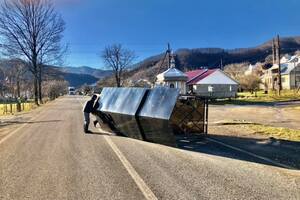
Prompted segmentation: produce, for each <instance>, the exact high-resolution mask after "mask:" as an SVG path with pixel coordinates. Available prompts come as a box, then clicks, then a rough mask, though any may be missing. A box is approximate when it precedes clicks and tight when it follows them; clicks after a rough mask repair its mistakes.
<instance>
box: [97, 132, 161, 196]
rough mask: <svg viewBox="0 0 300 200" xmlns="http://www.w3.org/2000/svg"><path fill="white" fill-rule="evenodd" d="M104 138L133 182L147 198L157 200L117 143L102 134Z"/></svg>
mask: <svg viewBox="0 0 300 200" xmlns="http://www.w3.org/2000/svg"><path fill="white" fill-rule="evenodd" d="M103 137H104V138H105V140H106V142H107V143H108V144H109V146H110V147H111V148H112V150H113V151H114V152H115V154H116V155H117V157H118V158H119V159H120V161H121V162H122V164H123V166H124V167H125V169H126V170H127V172H128V173H129V175H130V176H131V177H132V179H133V180H134V182H135V183H136V184H137V186H138V188H139V189H140V190H141V192H142V193H143V195H144V196H145V198H146V199H148V200H158V198H157V197H156V196H155V194H154V193H153V192H152V190H151V189H150V188H149V187H148V186H147V184H146V183H145V181H144V180H143V179H142V178H141V177H140V175H139V174H138V173H137V172H136V170H135V169H134V167H133V166H132V165H131V164H130V162H129V161H128V160H127V159H126V157H125V156H124V154H123V153H122V152H121V151H120V149H119V148H118V147H117V145H116V144H115V143H114V142H113V141H112V140H111V138H109V137H108V136H103Z"/></svg>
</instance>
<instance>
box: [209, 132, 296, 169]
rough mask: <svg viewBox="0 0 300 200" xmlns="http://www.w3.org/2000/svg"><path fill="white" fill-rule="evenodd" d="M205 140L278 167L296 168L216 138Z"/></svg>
mask: <svg viewBox="0 0 300 200" xmlns="http://www.w3.org/2000/svg"><path fill="white" fill-rule="evenodd" d="M206 140H208V141H211V142H214V143H217V144H220V145H223V146H225V147H227V148H230V149H233V150H236V151H239V152H242V153H245V154H247V155H249V156H252V157H255V158H258V159H261V160H264V161H266V162H269V163H272V164H274V165H276V166H280V167H283V168H287V169H291V170H297V169H296V168H294V167H291V166H289V165H285V164H282V163H279V162H276V161H274V160H272V159H269V158H266V157H263V156H260V155H257V154H255V153H251V152H249V151H246V150H243V149H240V148H238V147H234V146H232V145H229V144H226V143H223V142H220V141H218V140H216V139H212V138H206Z"/></svg>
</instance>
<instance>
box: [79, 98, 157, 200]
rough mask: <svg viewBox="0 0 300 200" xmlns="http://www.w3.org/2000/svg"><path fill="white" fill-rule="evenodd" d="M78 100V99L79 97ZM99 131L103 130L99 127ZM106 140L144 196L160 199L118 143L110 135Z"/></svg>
mask: <svg viewBox="0 0 300 200" xmlns="http://www.w3.org/2000/svg"><path fill="white" fill-rule="evenodd" d="M77 100H78V99H77ZM78 102H79V103H80V104H81V105H82V106H83V103H82V102H81V101H79V100H78ZM98 130H99V131H102V130H101V129H99V128H98ZM103 137H104V139H105V141H106V142H107V143H108V145H109V146H110V148H111V149H112V150H113V152H114V153H115V154H116V155H117V157H118V158H119V160H120V161H121V163H122V164H123V166H124V167H125V169H126V170H127V172H128V173H129V175H130V176H131V178H132V179H133V180H134V182H135V184H136V185H137V186H138V188H139V189H140V191H141V192H142V193H143V195H144V197H145V198H146V199H147V200H158V198H157V197H156V196H155V194H154V193H153V192H152V190H151V189H150V188H149V187H148V186H147V184H146V183H145V181H144V180H143V179H142V178H141V177H140V175H139V174H138V173H137V171H136V170H135V169H134V167H133V166H132V165H131V164H130V162H129V161H128V160H127V158H126V157H125V155H124V154H123V153H122V152H121V150H120V149H119V148H118V147H117V145H116V144H115V143H114V142H113V141H112V140H111V138H109V136H106V135H104V136H103Z"/></svg>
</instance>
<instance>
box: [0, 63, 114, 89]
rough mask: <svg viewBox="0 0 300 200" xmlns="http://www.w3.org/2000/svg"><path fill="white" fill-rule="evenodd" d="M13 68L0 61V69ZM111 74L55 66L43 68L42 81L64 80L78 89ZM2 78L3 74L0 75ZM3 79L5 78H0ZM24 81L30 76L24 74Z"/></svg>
mask: <svg viewBox="0 0 300 200" xmlns="http://www.w3.org/2000/svg"><path fill="white" fill-rule="evenodd" d="M12 67H13V66H12V64H11V63H10V62H9V60H0V69H2V70H4V71H6V72H8V71H9V69H11V68H12ZM110 74H111V72H109V71H104V70H99V69H93V68H90V67H85V68H83V69H82V68H76V67H67V68H63V67H56V66H45V67H44V73H43V79H44V80H66V81H68V82H69V85H70V86H74V87H80V86H82V85H84V84H88V85H92V84H95V83H97V82H98V81H99V80H101V79H102V78H104V77H106V76H108V75H110ZM0 75H1V76H3V74H2V73H1V74H0ZM0 78H2V79H3V78H5V77H0ZM24 78H25V79H27V80H31V79H32V74H31V73H30V72H26V74H25V77H24Z"/></svg>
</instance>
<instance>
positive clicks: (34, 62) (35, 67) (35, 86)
mask: <svg viewBox="0 0 300 200" xmlns="http://www.w3.org/2000/svg"><path fill="white" fill-rule="evenodd" d="M32 67H33V77H34V84H33V89H34V103H35V104H36V105H39V99H38V97H39V89H38V85H39V80H38V79H39V71H38V65H37V55H36V54H34V56H33V59H32Z"/></svg>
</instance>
